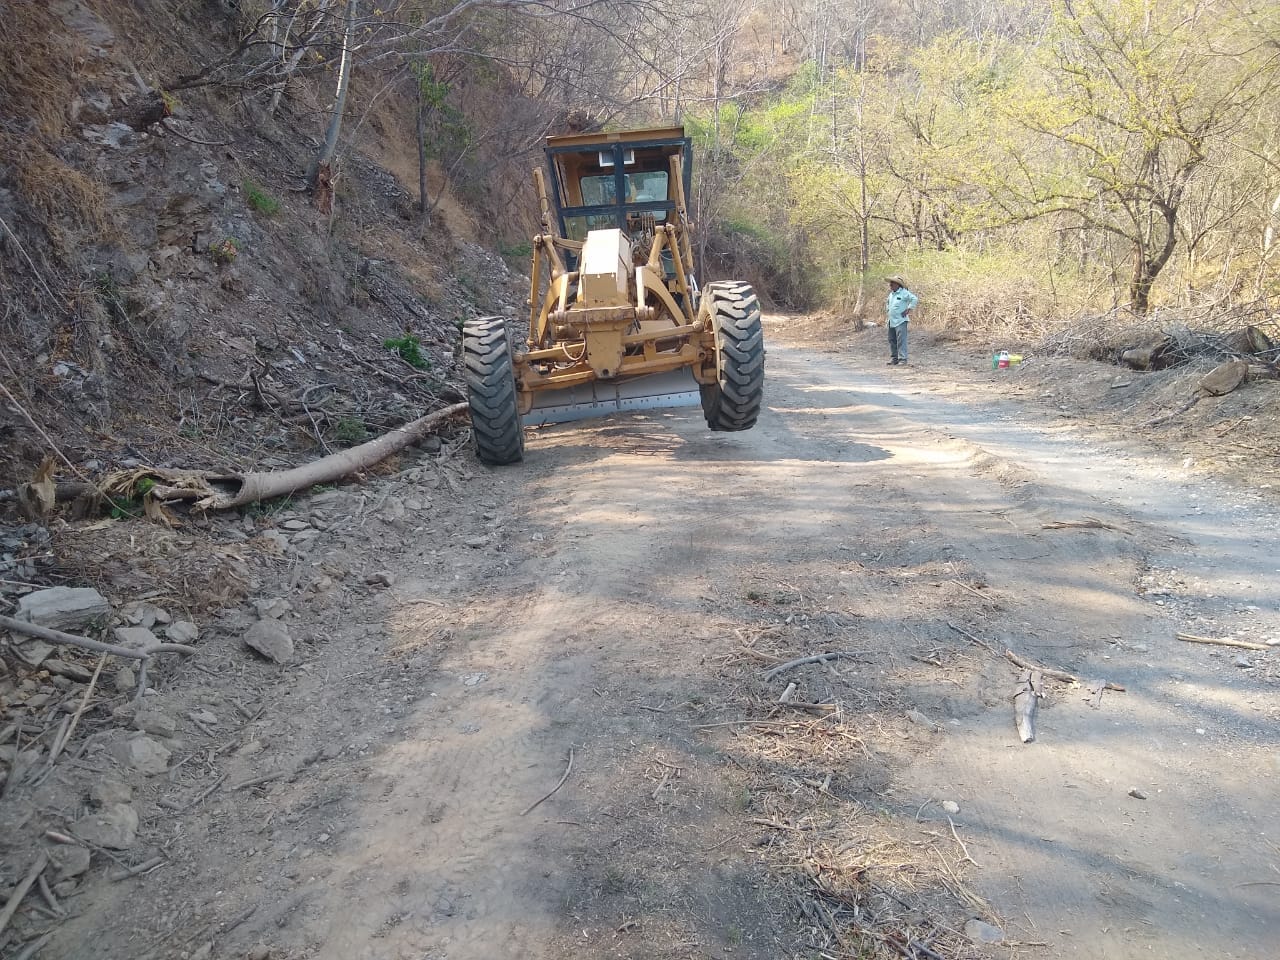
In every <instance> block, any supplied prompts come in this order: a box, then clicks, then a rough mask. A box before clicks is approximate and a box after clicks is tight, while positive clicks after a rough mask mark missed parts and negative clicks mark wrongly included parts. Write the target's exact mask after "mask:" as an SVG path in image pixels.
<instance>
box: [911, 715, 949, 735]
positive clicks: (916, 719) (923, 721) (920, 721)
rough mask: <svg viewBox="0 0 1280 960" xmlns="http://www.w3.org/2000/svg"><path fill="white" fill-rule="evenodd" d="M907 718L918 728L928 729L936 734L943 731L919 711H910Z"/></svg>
mask: <svg viewBox="0 0 1280 960" xmlns="http://www.w3.org/2000/svg"><path fill="white" fill-rule="evenodd" d="M906 716H907V719H908V720H910V721H911V722H912V723H914V724H916V725H917V726H921V727H928V728H929V729H930V730H932V731H934V732H935V733H939V732H941V731H942V727H941V726H940V725H939V724H937V723H935V722H934V721H933V720H931V719H930V718H929V717H928V716H927V715H926V714H924V713H921V712H920V711H919V710H908V711H907V714H906Z"/></svg>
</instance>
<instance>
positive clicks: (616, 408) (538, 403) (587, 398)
mask: <svg viewBox="0 0 1280 960" xmlns="http://www.w3.org/2000/svg"><path fill="white" fill-rule="evenodd" d="M699 403H701V395H700V393H699V392H698V382H697V381H696V380H694V379H693V374H692V373H691V372H690V371H689V369H688V368H685V369H682V370H674V371H672V372H670V373H659V374H650V375H648V376H644V377H633V378H631V379H627V380H595V381H592V382H591V383H587V384H583V385H582V386H577V387H566V388H564V389H561V390H542V391H539V392H538V393H536V394H534V397H533V409H532V410H530V411H529V412H528V413H526V414H525V415H524V416H523V417H522V418H521V419H522V420H523V422H524V425H525V426H527V427H535V426H539V425H541V424H546V423H569V422H571V421H574V420H588V419H590V418H592V417H604V416H608V415H609V414H611V413H618V412H620V411H624V410H657V409H670V408H674V407H696V406H698V405H699Z"/></svg>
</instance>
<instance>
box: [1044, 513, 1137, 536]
mask: <svg viewBox="0 0 1280 960" xmlns="http://www.w3.org/2000/svg"><path fill="white" fill-rule="evenodd" d="M1040 529H1041V530H1115V531H1117V532H1119V533H1125V534H1127V533H1128V532H1129V531H1128V530H1126V529H1125V528H1124V527H1118V526H1116V525H1115V524H1114V523H1107V522H1106V521H1105V520H1099V519H1098V518H1097V517H1081V518H1080V519H1079V520H1051V521H1050V522H1049V523H1042V524H1040Z"/></svg>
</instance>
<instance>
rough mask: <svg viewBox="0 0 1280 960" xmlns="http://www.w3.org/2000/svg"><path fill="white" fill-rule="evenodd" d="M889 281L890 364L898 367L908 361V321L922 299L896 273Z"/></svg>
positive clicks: (886, 302) (885, 309)
mask: <svg viewBox="0 0 1280 960" xmlns="http://www.w3.org/2000/svg"><path fill="white" fill-rule="evenodd" d="M887 280H888V282H889V299H888V300H886V301H885V304H884V313H885V317H886V319H887V320H888V321H889V323H888V327H889V356H890V358H891V359H890V360H889V366H891V367H896V366H897V365H898V364H900V363H906V362H907V323H908V322H909V321H910V320H911V311H912V310H914V309H915V306H916V304H917V303H919V302H920V301H919V300H918V299H917V297H916V295H915V294H914V293H912V292H911V291H910V290H908V289H907V281H905V280H903V279H902V278H901V277H899V276H897V275H894V276H892V277H888V278H887Z"/></svg>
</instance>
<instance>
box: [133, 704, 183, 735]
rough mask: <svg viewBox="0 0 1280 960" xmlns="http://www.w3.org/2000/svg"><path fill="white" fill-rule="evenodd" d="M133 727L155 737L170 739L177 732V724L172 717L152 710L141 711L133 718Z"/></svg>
mask: <svg viewBox="0 0 1280 960" xmlns="http://www.w3.org/2000/svg"><path fill="white" fill-rule="evenodd" d="M133 725H134V726H135V727H137V728H138V729H139V730H142V731H144V732H146V733H150V734H153V735H154V736H157V737H172V736H173V735H174V733H176V732H177V730H178V722H177V721H176V720H174V719H173V717H171V716H169V715H168V714H167V713H162V712H161V711H159V710H152V709H144V710H141V711H140V712H139V713H138V715H137V716H136V717H134V718H133Z"/></svg>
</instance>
